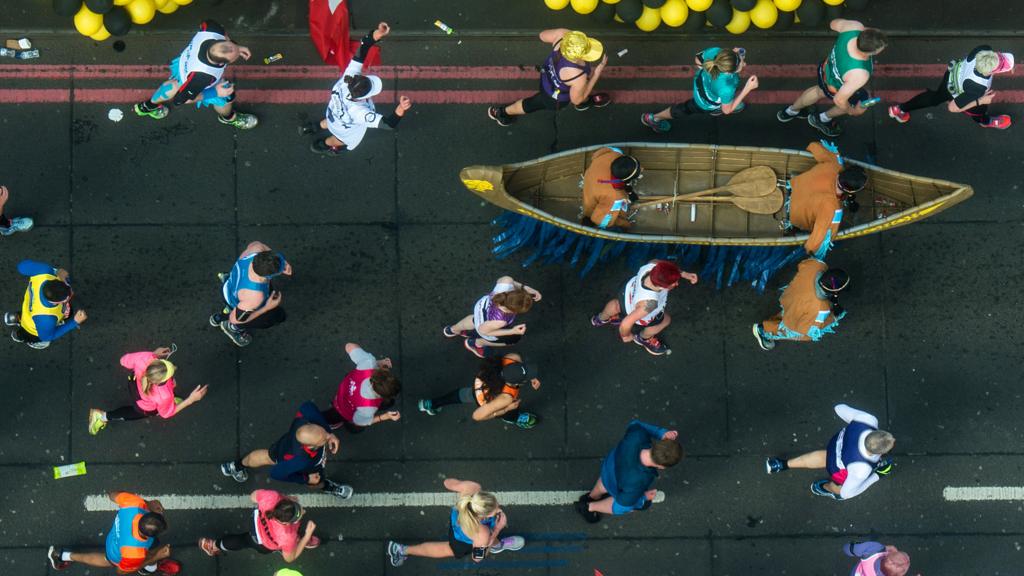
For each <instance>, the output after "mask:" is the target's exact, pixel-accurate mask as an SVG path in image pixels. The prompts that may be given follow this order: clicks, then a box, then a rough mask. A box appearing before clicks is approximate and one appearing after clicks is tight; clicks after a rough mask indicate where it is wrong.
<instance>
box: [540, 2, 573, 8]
mask: <svg viewBox="0 0 1024 576" xmlns="http://www.w3.org/2000/svg"><path fill="white" fill-rule="evenodd" d="M544 4H547V7H548V8H551V9H552V10H561V9H562V8H565V7H566V6H568V5H569V0H544Z"/></svg>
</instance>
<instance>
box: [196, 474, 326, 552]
mask: <svg viewBox="0 0 1024 576" xmlns="http://www.w3.org/2000/svg"><path fill="white" fill-rule="evenodd" d="M250 498H251V499H252V501H253V502H254V503H255V504H256V510H254V511H253V515H252V516H253V518H252V523H251V524H250V526H249V531H248V532H243V533H241V534H231V535H229V536H224V537H223V538H220V539H217V540H214V539H213V538H200V539H199V547H200V548H201V549H202V550H203V552H206V553H207V554H209V555H210V556H219V555H221V554H223V553H225V552H236V551H239V550H245V549H246V548H249V549H252V550H256V551H257V552H259V553H260V554H270V553H271V552H280V553H281V556H282V557H283V558H284V561H285V562H288V563H291V562H294V561H295V559H296V558H298V557H299V556H300V555H301V554H302V551H303V550H305V549H306V548H316V547H317V546H319V545H320V539H319V538H317V537H316V536H314V535H313V531H314V530H316V524H315V523H314V522H313V521H312V520H307V521H306V526H305V528H304V529H303V530H302V537H301V538H300V537H299V521H300V520H302V516H303V514H305V510H303V508H302V506H301V505H300V504H299V503H298V502H296V501H295V500H292V499H291V498H288V497H287V496H285V495H283V494H281V493H280V492H275V491H274V490H256V491H255V492H253V493H252V495H251V496H250Z"/></svg>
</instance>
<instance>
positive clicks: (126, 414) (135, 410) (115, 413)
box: [107, 404, 156, 421]
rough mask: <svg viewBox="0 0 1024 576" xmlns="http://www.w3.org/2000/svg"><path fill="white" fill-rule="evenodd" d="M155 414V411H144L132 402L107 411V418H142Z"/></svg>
mask: <svg viewBox="0 0 1024 576" xmlns="http://www.w3.org/2000/svg"><path fill="white" fill-rule="evenodd" d="M155 415H156V412H144V411H142V410H140V409H139V407H138V406H136V405H134V404H132V405H131V406H122V407H120V408H118V409H116V410H109V411H107V420H119V421H128V420H142V419H143V418H149V417H150V416H155Z"/></svg>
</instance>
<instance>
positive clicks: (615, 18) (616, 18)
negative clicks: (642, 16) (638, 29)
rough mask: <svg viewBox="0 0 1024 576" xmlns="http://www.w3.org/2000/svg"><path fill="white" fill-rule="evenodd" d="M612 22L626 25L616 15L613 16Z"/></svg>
mask: <svg viewBox="0 0 1024 576" xmlns="http://www.w3.org/2000/svg"><path fill="white" fill-rule="evenodd" d="M612 20H615V21H616V22H618V23H619V24H625V23H626V21H625V20H623V19H622V18H619V15H618V14H616V15H615V16H614V17H613V18H612Z"/></svg>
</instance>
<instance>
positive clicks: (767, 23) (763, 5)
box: [750, 0, 779, 29]
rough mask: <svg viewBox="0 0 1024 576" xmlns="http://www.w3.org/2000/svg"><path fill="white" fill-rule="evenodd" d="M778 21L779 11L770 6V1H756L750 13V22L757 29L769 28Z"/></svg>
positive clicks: (772, 5) (773, 5)
mask: <svg viewBox="0 0 1024 576" xmlns="http://www.w3.org/2000/svg"><path fill="white" fill-rule="evenodd" d="M778 19H779V9H778V8H776V7H775V4H772V0H757V4H755V5H754V8H753V9H752V10H751V11H750V21H751V22H752V23H753V24H754V26H757V27H758V28H761V29H765V28H771V27H772V26H774V25H775V21H776V20H778Z"/></svg>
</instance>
